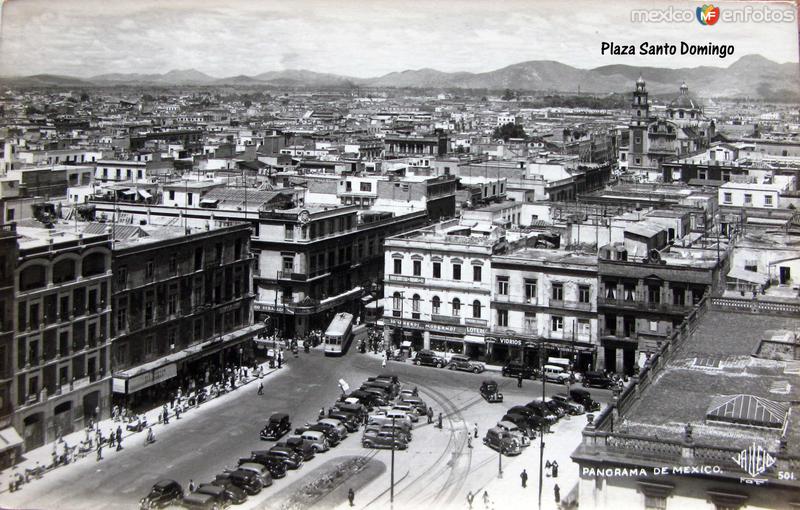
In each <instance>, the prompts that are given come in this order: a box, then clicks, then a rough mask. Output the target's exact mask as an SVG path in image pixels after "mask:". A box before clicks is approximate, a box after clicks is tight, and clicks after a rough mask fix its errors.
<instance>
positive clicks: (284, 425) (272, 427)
mask: <svg viewBox="0 0 800 510" xmlns="http://www.w3.org/2000/svg"><path fill="white" fill-rule="evenodd" d="M290 430H292V422H291V421H290V420H289V415H288V414H285V413H275V414H273V415H272V416H270V417H269V420H268V421H267V424H266V425H265V426H264V428H263V429H262V430H261V439H265V440H267V441H277V440H278V439H280V438H281V437H283V435H284V434H286V433H287V432H289V431H290Z"/></svg>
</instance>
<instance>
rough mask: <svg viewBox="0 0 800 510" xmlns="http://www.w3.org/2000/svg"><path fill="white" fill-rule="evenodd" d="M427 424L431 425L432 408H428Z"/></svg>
mask: <svg viewBox="0 0 800 510" xmlns="http://www.w3.org/2000/svg"><path fill="white" fill-rule="evenodd" d="M428 423H429V424H430V423H433V408H432V407H429V408H428Z"/></svg>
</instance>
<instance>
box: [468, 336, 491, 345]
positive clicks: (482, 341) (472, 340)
mask: <svg viewBox="0 0 800 510" xmlns="http://www.w3.org/2000/svg"><path fill="white" fill-rule="evenodd" d="M464 341H465V342H467V343H470V344H485V343H486V339H485V338H483V337H482V336H475V335H464Z"/></svg>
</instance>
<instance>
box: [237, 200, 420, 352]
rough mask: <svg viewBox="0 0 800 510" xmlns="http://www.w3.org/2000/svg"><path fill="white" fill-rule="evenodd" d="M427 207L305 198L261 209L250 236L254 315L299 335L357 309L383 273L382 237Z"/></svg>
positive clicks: (408, 225)
mask: <svg viewBox="0 0 800 510" xmlns="http://www.w3.org/2000/svg"><path fill="white" fill-rule="evenodd" d="M427 221H428V214H427V211H426V210H425V209H419V210H417V211H402V212H400V213H394V212H384V211H378V210H360V209H359V208H358V207H357V206H355V205H350V206H341V205H324V204H310V203H305V204H304V205H303V206H301V207H290V208H284V209H275V208H272V207H264V208H262V210H261V211H260V212H259V229H258V233H257V234H256V235H254V236H253V243H252V244H253V252H254V256H255V258H256V265H255V269H254V280H255V292H256V301H255V304H254V308H255V311H256V319H257V320H263V319H266V318H267V317H269V318H270V323H271V329H272V330H274V331H278V332H279V333H280V334H283V335H286V336H298V335H299V336H302V335H305V334H306V333H307V332H308V331H309V330H312V329H325V328H326V327H327V326H328V323H329V322H330V319H331V317H332V316H333V315H334V314H335V313H336V312H339V311H347V312H350V313H353V314H355V315H361V314H362V312H363V310H362V309H361V303H362V302H361V297H362V296H364V294H365V293H367V292H371V290H372V289H374V288H375V287H376V286H377V285H378V282H380V281H381V277H382V274H383V268H384V264H383V252H384V240H385V239H386V238H388V237H390V236H392V235H395V234H398V233H401V232H407V231H409V230H413V229H415V228H419V227H420V226H422V225H424V224H426V223H427Z"/></svg>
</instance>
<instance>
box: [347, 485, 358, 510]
mask: <svg viewBox="0 0 800 510" xmlns="http://www.w3.org/2000/svg"><path fill="white" fill-rule="evenodd" d="M347 499H348V501H350V506H353V500H355V499H356V493H355V492H354V491H353V488H352V487H350V490H349V491H347Z"/></svg>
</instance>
